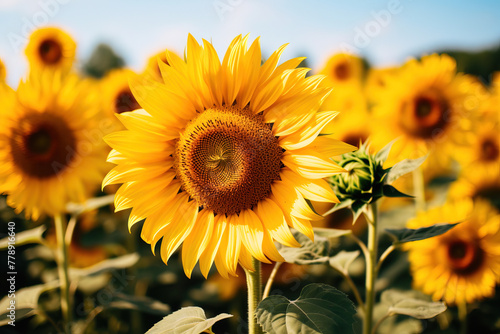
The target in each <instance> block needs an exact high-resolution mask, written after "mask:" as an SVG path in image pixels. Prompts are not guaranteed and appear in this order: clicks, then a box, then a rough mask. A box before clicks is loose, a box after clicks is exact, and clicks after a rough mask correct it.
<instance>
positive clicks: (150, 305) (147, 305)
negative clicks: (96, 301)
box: [106, 293, 170, 315]
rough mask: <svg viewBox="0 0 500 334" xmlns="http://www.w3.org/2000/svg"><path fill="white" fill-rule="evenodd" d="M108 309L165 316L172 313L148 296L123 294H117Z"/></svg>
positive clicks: (165, 306)
mask: <svg viewBox="0 0 500 334" xmlns="http://www.w3.org/2000/svg"><path fill="white" fill-rule="evenodd" d="M106 307H107V308H112V309H121V310H136V311H141V312H144V313H149V314H157V315H165V314H168V313H169V312H170V307H169V306H168V305H167V304H164V303H162V302H160V301H158V300H154V299H152V298H149V297H146V296H130V295H126V294H123V293H116V294H115V295H114V296H113V300H112V301H111V302H110V303H109V304H107V305H106Z"/></svg>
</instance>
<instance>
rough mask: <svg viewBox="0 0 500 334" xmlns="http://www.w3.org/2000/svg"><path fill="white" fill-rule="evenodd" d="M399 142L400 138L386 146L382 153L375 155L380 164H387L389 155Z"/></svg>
mask: <svg viewBox="0 0 500 334" xmlns="http://www.w3.org/2000/svg"><path fill="white" fill-rule="evenodd" d="M397 140H398V138H396V139H394V140H393V141H391V142H390V143H389V144H387V145H385V146H384V147H383V148H382V149H381V150H380V151H378V152H377V154H375V160H377V161H380V162H382V163H383V162H385V161H386V160H387V158H388V157H389V153H390V152H391V148H392V145H394V143H395V142H396V141H397Z"/></svg>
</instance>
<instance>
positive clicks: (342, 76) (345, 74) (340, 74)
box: [333, 62, 351, 81]
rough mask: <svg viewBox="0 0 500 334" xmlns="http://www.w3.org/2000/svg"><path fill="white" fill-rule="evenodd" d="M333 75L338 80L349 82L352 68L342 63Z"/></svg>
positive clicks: (336, 67)
mask: <svg viewBox="0 0 500 334" xmlns="http://www.w3.org/2000/svg"><path fill="white" fill-rule="evenodd" d="M333 74H334V76H335V78H337V80H341V81H344V80H347V79H349V77H350V75H351V68H350V67H349V64H348V63H347V62H342V63H340V64H338V65H337V66H335V68H334V71H333Z"/></svg>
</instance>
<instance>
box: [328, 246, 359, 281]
mask: <svg viewBox="0 0 500 334" xmlns="http://www.w3.org/2000/svg"><path fill="white" fill-rule="evenodd" d="M359 253H360V252H359V251H353V252H346V251H340V252H338V253H337V255H335V256H332V257H330V260H329V263H330V266H331V267H333V268H335V269H336V270H338V271H340V272H341V273H344V274H346V275H347V274H348V272H349V266H350V265H351V263H352V262H353V261H354V260H356V258H357V257H358V256H359Z"/></svg>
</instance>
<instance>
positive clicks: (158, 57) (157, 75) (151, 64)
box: [143, 50, 174, 82]
mask: <svg viewBox="0 0 500 334" xmlns="http://www.w3.org/2000/svg"><path fill="white" fill-rule="evenodd" d="M167 51H168V52H169V53H172V54H173V53H174V52H172V51H171V50H166V51H161V52H158V53H156V54H154V55H153V56H151V57H149V59H148V62H147V64H146V68H145V69H144V72H143V75H144V76H147V77H151V78H153V79H155V80H156V81H159V82H163V78H162V75H161V70H160V66H159V65H158V63H159V62H161V63H164V64H167V65H169V63H168V60H167Z"/></svg>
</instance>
